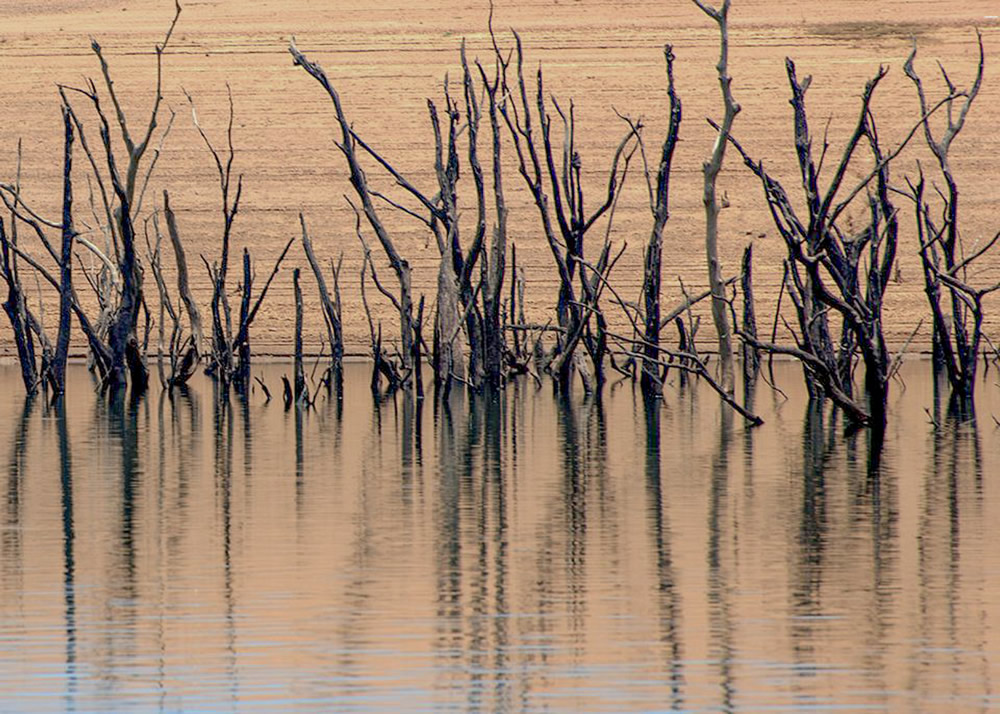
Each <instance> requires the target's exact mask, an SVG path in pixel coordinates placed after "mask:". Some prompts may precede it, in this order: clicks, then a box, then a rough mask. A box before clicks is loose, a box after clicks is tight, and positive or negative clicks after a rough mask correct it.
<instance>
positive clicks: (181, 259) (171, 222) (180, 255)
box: [163, 190, 204, 355]
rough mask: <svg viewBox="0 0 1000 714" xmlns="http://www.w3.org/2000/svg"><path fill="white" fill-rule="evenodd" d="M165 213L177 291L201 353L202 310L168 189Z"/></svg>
mask: <svg viewBox="0 0 1000 714" xmlns="http://www.w3.org/2000/svg"><path fill="white" fill-rule="evenodd" d="M163 214H164V215H165V216H166V218H167V234H168V235H169V236H170V244H171V245H172V246H173V249H174V260H175V262H176V263H177V293H178V295H180V298H181V302H183V303H184V309H185V310H186V311H187V314H188V321H189V322H190V323H191V339H192V340H193V341H194V348H195V352H196V354H198V355H200V354H201V353H202V349H203V344H204V334H203V333H202V327H201V312H200V311H199V310H198V303H197V302H195V300H194V296H193V295H192V294H191V287H190V284H189V277H188V265H187V256H186V254H185V253H184V246H183V244H182V243H181V238H180V234H179V233H178V231H177V218H176V217H175V216H174V212H173V209H171V208H170V195H169V194H168V193H167V191H166V190H164V191H163Z"/></svg>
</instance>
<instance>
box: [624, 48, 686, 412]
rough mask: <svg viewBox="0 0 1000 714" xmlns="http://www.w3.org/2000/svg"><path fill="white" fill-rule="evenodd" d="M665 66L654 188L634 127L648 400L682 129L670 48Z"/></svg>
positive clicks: (659, 380)
mask: <svg viewBox="0 0 1000 714" xmlns="http://www.w3.org/2000/svg"><path fill="white" fill-rule="evenodd" d="M663 55H664V58H665V59H666V64H667V97H668V98H669V100H670V119H669V122H668V124H667V134H666V138H665V139H664V140H663V147H662V149H661V151H660V161H659V166H658V168H657V171H656V185H655V188H654V186H653V182H652V180H651V178H650V173H649V166H648V164H647V162H646V151H645V146H644V143H643V141H642V137H641V134H640V132H639V130H638V129H639V127H638V126H637V125H633V129H634V131H635V136H636V137H637V139H638V140H639V147H640V150H641V152H642V159H643V168H644V172H645V176H646V187H647V189H648V191H649V206H650V209H651V210H652V212H653V227H652V229H651V231H650V235H649V242H648V243H647V244H646V250H645V252H644V255H643V280H642V304H643V308H644V310H643V316H642V317H643V319H642V322H643V325H642V327H643V332H642V340H643V341H642V345H641V352H642V354H643V360H642V374H641V377H640V385H641V387H642V393H643V395H645V396H646V397H647V398H650V397H658V396H660V395H661V393H662V391H663V373H662V370H661V368H660V358H661V355H660V350H659V347H660V330H661V309H660V298H661V292H662V282H663V278H662V275H663V267H662V264H663V229H664V227H665V226H666V225H667V220H668V219H669V218H670V170H671V166H672V164H673V157H674V149H675V148H676V146H677V138H678V135H679V132H680V126H681V99H680V97H679V96H678V95H677V91H676V89H675V87H674V52H673V48H672V47H671V46H670V45H667V46H666V47H664V49H663Z"/></svg>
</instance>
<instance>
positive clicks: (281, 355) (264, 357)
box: [0, 350, 990, 367]
mask: <svg viewBox="0 0 1000 714" xmlns="http://www.w3.org/2000/svg"><path fill="white" fill-rule="evenodd" d="M698 354H700V355H703V356H707V357H712V358H715V357H717V355H718V353H717V352H714V351H709V350H699V352H698ZM989 354H990V352H988V351H983V352H982V355H981V356H982V357H983V358H985V357H986V356H988V355H989ZM329 356H330V355H329V353H328V352H323V353H320V352H306V353H304V354H303V359H304V360H305V361H307V362H310V363H312V362H316V361H318V360H323V359H324V358H328V357H329ZM293 357H294V355H293V354H292V353H291V352H260V353H258V352H254V353H253V360H254V363H255V364H256V363H262V364H282V363H285V362H291V361H292V359H293ZM771 358H772V359H774V361H775V362H798V361H799V360H798V359H797V358H796V357H794V356H791V355H783V354H775V355H772V356H771ZM902 358H903V359H904V360H920V361H927V362H929V361H930V359H931V352H930V351H928V350H912V351H907V352H906V353H905V354H904V355H903V357H902ZM87 359H88V358H87V355H85V354H82V353H78V354H71V355H70V356H69V362H70V364H82V363H84V362H86V361H87ZM163 359H164V363H168V362H169V358H168V357H167V355H164V356H163ZM761 359H762V360H764V361H766V360H767V359H768V356H767V355H762V357H761ZM740 361H741V360H740V359H739V357H737V358H736V362H737V363H739V362H740ZM344 362H345V363H348V364H365V363H368V364H370V363H371V362H372V358H371V355H369V354H367V353H363V352H347V353H345V354H344ZM425 362H426V363H427V364H430V359H426V360H425ZM17 364H18V362H17V355H16V354H14V353H11V354H0V367H12V366H17ZM147 364H148V365H149V366H150V367H154V366H155V365H156V358H155V356H151V357H150V359H149V360H148V362H147Z"/></svg>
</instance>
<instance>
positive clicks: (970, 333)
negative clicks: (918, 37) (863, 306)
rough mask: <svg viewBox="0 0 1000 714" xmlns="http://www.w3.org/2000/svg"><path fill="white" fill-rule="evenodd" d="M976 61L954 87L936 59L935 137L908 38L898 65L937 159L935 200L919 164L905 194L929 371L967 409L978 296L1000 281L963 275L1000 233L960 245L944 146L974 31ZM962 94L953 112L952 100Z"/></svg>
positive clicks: (955, 123)
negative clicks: (927, 317) (943, 91)
mask: <svg viewBox="0 0 1000 714" xmlns="http://www.w3.org/2000/svg"><path fill="white" fill-rule="evenodd" d="M977 40H978V43H979V65H978V68H977V70H976V76H975V79H974V80H973V82H972V86H971V87H970V88H969V89H967V90H964V91H959V90H958V89H957V88H956V86H955V84H954V83H953V82H952V81H951V78H950V77H949V76H948V73H947V71H945V68H944V67H943V66H941V65H939V67H940V69H941V75H942V77H943V79H944V83H945V86H946V87H947V89H948V95H947V96H946V97H945V98H944V100H943V101H944V106H945V108H946V122H947V126H946V127H945V129H944V131H943V133H942V134H941V135H940V139H936V138H935V135H934V130H933V129H932V128H931V122H930V113H931V109H930V107H929V105H928V101H927V96H926V93H925V91H924V86H923V83H922V81H921V79H920V76H919V75H918V74H917V71H916V69H914V66H913V60H914V59H915V57H916V54H917V48H916V44H914V47H913V50H912V52H910V56H909V57H908V58H907V60H906V64H905V65H904V67H903V70H904V71H905V72H906V76H907V77H909V78H910V79H911V80H912V81H913V84H914V86H915V87H916V90H917V97H918V98H919V100H920V113H921V116H922V121H921V123H922V125H923V129H924V138H925V139H926V141H927V146H928V148H930V150H931V152H932V153H933V154H934V158H935V159H936V160H937V164H938V169H939V171H940V172H941V177H942V178H943V179H944V187H943V189H936V190H935V191H934V193H935V194H936V195H937V197H938V198H937V200H936V201H934V200H933V199H929V198H928V197H927V193H928V192H927V191H925V180H924V175H923V170H922V169H921V171H920V175H919V178H918V180H917V182H916V184H913V183H912V182H909V188H910V197H911V198H912V199H913V202H914V205H915V207H916V217H917V235H918V237H919V239H920V260H921V264H922V265H923V272H924V291H925V292H926V294H927V300H928V302H929V304H930V307H931V314H932V316H933V350H934V369H935V372H936V373H937V372H940V371H944V373H945V374H947V376H948V381H949V383H950V385H951V392H952V406H953V407H955V408H957V409H958V410H960V411H971V408H972V406H973V397H974V394H975V383H976V370H977V366H978V364H979V358H980V354H979V353H980V343H981V341H982V338H983V333H982V325H983V298H985V297H986V296H987V295H989V294H990V293H992V292H994V291H996V290H997V289H1000V283H997V284H994V285H990V286H987V287H985V288H977V287H974V286H973V285H972V284H971V283H970V282H969V275H970V272H971V271H972V269H973V267H974V263H975V262H976V261H977V260H979V259H980V258H981V257H982V256H983V255H985V254H986V252H987V251H989V250H990V249H991V248H992V247H993V246H994V244H996V242H997V240H998V239H1000V233H997V234H995V235H994V236H993V237H992V238H991V239H989V240H987V241H986V242H985V243H983V244H982V245H980V246H975V247H974V248H973V249H972V250H971V252H967V251H966V250H965V249H964V247H963V241H962V234H961V231H960V229H959V200H958V199H959V190H958V184H957V182H956V181H955V177H954V174H953V173H952V170H951V164H950V161H949V151H950V150H951V144H952V141H953V140H954V139H955V137H956V136H958V133H959V132H960V131H961V130H962V127H963V126H964V125H965V119H966V116H968V113H969V109H971V107H972V103H973V102H974V101H975V100H976V97H977V96H978V94H979V89H980V87H981V86H982V82H983V69H984V64H985V60H984V54H983V38H982V35H981V34H980V33H978V32H977ZM960 97H963V98H964V100H963V101H962V102H961V104H960V105H959V106H958V112H957V117H956V115H955V111H954V110H955V102H956V100H957V99H959V98H960Z"/></svg>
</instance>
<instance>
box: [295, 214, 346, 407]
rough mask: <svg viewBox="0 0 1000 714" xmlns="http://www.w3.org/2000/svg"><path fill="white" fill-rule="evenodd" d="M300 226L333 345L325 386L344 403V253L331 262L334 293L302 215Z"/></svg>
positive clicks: (300, 216)
mask: <svg viewBox="0 0 1000 714" xmlns="http://www.w3.org/2000/svg"><path fill="white" fill-rule="evenodd" d="M299 223H300V224H301V225H302V248H303V250H304V251H305V254H306V259H307V260H308V261H309V267H310V268H312V271H313V276H314V277H315V278H316V287H317V288H318V290H319V303H320V308H321V309H322V311H323V323H324V325H325V326H326V339H327V342H329V344H330V367H329V369H328V370H327V374H326V376H325V377H324V379H323V382H324V383H325V384H326V385H327V386H328V387H330V388H336V390H337V398H338V399H343V396H344V395H343V392H344V389H343V386H344V328H343V321H342V318H341V302H340V267H341V264H342V263H341V261H342V260H343V257H344V256H343V253H341V256H340V259H339V260H338V261H337V263H336V264H334V263H333V261H332V260H331V261H330V272H331V274H332V277H333V293H332V296H331V293H330V290H329V288H328V287H327V283H326V278H325V277H323V268H322V267H321V266H320V264H319V261H318V260H317V259H316V253H315V252H314V251H313V245H312V240H311V239H310V238H309V231H308V230H307V229H306V219H305V217H304V216H303V215H302V214H301V213H300V214H299Z"/></svg>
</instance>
